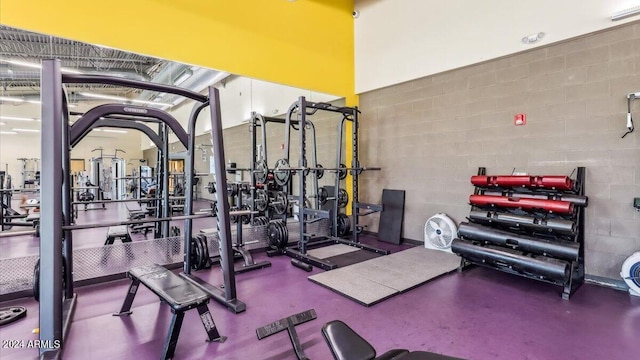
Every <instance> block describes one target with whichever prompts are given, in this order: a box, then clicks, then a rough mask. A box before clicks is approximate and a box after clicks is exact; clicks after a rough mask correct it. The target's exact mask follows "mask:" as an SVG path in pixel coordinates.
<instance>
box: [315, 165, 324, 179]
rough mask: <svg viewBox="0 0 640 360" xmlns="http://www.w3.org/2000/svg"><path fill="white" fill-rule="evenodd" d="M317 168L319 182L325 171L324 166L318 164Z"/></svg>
mask: <svg viewBox="0 0 640 360" xmlns="http://www.w3.org/2000/svg"><path fill="white" fill-rule="evenodd" d="M316 167H317V168H318V169H316V170H315V171H316V177H317V178H318V180H320V179H322V177H323V176H324V169H323V168H322V165H320V164H318V165H316Z"/></svg>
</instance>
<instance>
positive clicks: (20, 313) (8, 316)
mask: <svg viewBox="0 0 640 360" xmlns="http://www.w3.org/2000/svg"><path fill="white" fill-rule="evenodd" d="M25 316H27V309H26V308H24V307H22V306H11V307H4V308H0V326H2V325H6V324H11V323H12V322H14V321H18V320H20V319H22V318H23V317H25Z"/></svg>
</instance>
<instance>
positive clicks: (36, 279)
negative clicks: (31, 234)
mask: <svg viewBox="0 0 640 360" xmlns="http://www.w3.org/2000/svg"><path fill="white" fill-rule="evenodd" d="M33 297H34V299H36V301H40V259H38V261H36V266H34V268H33Z"/></svg>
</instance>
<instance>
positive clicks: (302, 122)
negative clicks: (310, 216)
mask: <svg viewBox="0 0 640 360" xmlns="http://www.w3.org/2000/svg"><path fill="white" fill-rule="evenodd" d="M298 109H299V111H298V126H299V127H300V128H299V130H298V132H299V138H300V158H299V159H298V167H300V168H306V167H307V153H306V139H305V135H306V134H305V127H306V125H307V124H306V117H307V101H306V100H305V98H304V96H300V98H299V99H298ZM305 173H306V172H305V171H299V172H298V189H299V190H298V221H299V222H300V226H299V230H300V242H299V249H300V252H301V253H303V254H306V253H307V242H308V241H309V239H308V237H307V236H306V235H307V222H306V221H305V216H304V199H305V190H306V189H305V187H306V184H305V183H306V180H307V179H306V176H305Z"/></svg>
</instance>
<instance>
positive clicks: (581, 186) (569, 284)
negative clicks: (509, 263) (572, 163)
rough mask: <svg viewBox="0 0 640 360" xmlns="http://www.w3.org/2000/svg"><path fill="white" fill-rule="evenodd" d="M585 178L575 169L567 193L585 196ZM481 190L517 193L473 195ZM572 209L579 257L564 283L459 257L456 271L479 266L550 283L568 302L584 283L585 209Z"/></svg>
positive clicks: (482, 171)
mask: <svg viewBox="0 0 640 360" xmlns="http://www.w3.org/2000/svg"><path fill="white" fill-rule="evenodd" d="M478 175H486V168H485V167H480V168H478ZM585 178H586V169H585V168H584V167H578V168H576V178H575V180H574V181H575V183H574V184H575V185H574V190H573V191H569V192H568V193H569V194H571V195H579V196H585ZM483 189H485V190H507V191H509V190H511V191H514V192H517V189H516V188H503V187H490V188H484V187H479V186H476V187H475V188H474V194H475V195H478V194H480V191H481V190H483ZM527 191H528V192H530V193H536V194H548V193H554V194H562V193H565V192H563V191H559V190H546V189H542V190H538V189H536V190H533V189H528V190H527ZM476 208H477V207H476V206H474V205H472V207H471V210H475V209H476ZM574 209H575V210H574V214H573V215H572V216H571V217H572V218H574V219H575V225H576V227H575V229H576V230H575V233H574V234H573V235H572V241H573V242H575V243H577V244H579V250H578V254H579V255H578V259H577V260H576V261H571V262H570V266H569V277H568V278H567V280H566V281H553V280H551V279H544V278H540V277H537V276H535V275H530V274H525V273H521V272H518V271H516V270H511V269H509V268H507V267H497V266H492V265H487V264H484V263H481V262H475V261H472V260H469V259H466V258H465V257H464V256H461V260H460V266H459V268H458V270H459V271H463V270H464V269H467V268H469V267H472V266H474V265H479V266H483V267H487V268H490V269H496V270H500V271H503V272H506V273H509V274H514V275H518V276H522V277H525V278H529V279H534V280H538V281H542V282H546V283H550V284H553V285H559V286H562V299H563V300H569V298H570V297H571V296H572V295H573V294H574V293H575V292H576V291H577V290H578V289H579V288H580V286H582V284H584V281H585V268H584V221H585V220H584V216H585V211H586V209H585V207H583V206H576V207H575V208H574ZM468 220H469V221H470V222H471V223H478V222H476V221H474V220H472V219H470V218H468Z"/></svg>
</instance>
